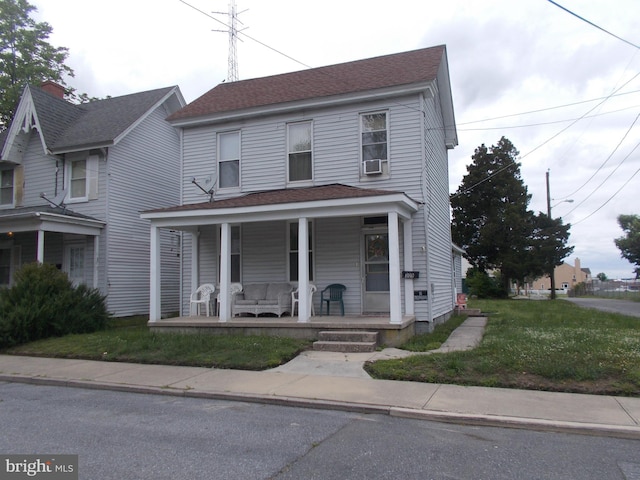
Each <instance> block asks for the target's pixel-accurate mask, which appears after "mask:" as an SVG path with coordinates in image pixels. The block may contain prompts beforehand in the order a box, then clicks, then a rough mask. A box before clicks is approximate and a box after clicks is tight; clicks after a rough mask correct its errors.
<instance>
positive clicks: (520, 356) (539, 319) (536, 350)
mask: <svg viewBox="0 0 640 480" xmlns="http://www.w3.org/2000/svg"><path fill="white" fill-rule="evenodd" d="M469 308H480V309H482V311H483V312H487V313H488V314H489V321H488V324H487V329H486V331H485V336H484V338H483V340H482V342H481V344H480V346H479V347H478V348H476V349H474V350H471V351H467V352H453V353H447V354H433V355H420V356H414V357H410V358H406V359H401V360H385V361H379V362H375V363H371V364H367V365H366V366H365V369H366V370H367V371H368V372H369V373H370V374H371V375H372V376H373V377H375V378H386V379H395V380H411V381H419V382H434V383H452V384H459V385H482V386H491V387H506V388H525V389H533V390H551V391H563V392H582V393H594V394H611V395H629V396H640V319H638V318H633V317H626V316H623V315H617V314H609V313H604V312H598V311H596V310H589V309H583V308H580V307H577V306H575V305H573V304H570V303H569V302H565V301H562V300H556V301H549V300H540V301H528V300H503V301H478V300H476V301H473V302H470V304H469Z"/></svg>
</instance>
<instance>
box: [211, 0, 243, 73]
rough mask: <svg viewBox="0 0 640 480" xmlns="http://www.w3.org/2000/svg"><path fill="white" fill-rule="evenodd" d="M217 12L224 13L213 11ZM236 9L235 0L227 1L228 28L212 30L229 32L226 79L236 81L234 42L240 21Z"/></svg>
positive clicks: (236, 67)
mask: <svg viewBox="0 0 640 480" xmlns="http://www.w3.org/2000/svg"><path fill="white" fill-rule="evenodd" d="M244 12H246V10H243V11H242V12H240V13H244ZM213 13H217V14H221V15H224V14H225V13H224V12H213ZM240 13H238V12H237V10H236V1H235V0H230V2H229V12H228V13H227V15H228V16H229V23H228V26H229V29H228V30H214V32H228V33H229V55H228V59H227V81H228V82H237V81H238V80H239V76H238V55H237V51H236V43H237V40H238V33H239V32H240V30H238V23H241V24H242V22H241V21H240V20H238V15H239V14H240Z"/></svg>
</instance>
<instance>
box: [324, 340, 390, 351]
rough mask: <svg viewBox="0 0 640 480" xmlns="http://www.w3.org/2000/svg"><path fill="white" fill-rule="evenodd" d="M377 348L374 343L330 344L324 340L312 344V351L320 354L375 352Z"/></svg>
mask: <svg viewBox="0 0 640 480" xmlns="http://www.w3.org/2000/svg"><path fill="white" fill-rule="evenodd" d="M377 346H378V344H377V343H376V342H331V341H326V340H318V341H317V342H313V349H314V350H317V351H322V352H344V353H358V352H375V351H376V347H377Z"/></svg>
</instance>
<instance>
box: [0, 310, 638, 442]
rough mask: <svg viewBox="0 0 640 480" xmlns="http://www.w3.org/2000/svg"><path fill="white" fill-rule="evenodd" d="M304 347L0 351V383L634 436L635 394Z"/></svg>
mask: <svg viewBox="0 0 640 480" xmlns="http://www.w3.org/2000/svg"><path fill="white" fill-rule="evenodd" d="M485 321H486V320H485ZM467 322H468V323H467ZM467 322H465V323H464V324H463V325H462V326H461V327H460V328H459V329H458V330H456V332H457V333H456V335H452V336H451V337H450V339H449V340H450V341H448V342H447V343H445V344H444V345H443V346H442V347H441V350H442V349H445V348H446V349H464V348H471V347H473V346H474V345H475V344H476V342H478V341H479V338H481V336H482V329H483V327H484V324H483V323H482V320H477V319H474V318H470V319H469V320H467ZM480 323H482V326H479V324H480ZM454 333H455V332H454ZM456 342H457V343H456ZM308 353H309V355H305V356H306V357H307V358H306V359H304V358H303V360H298V361H297V362H296V361H293V362H290V364H287V365H283V366H282V367H278V368H276V369H273V370H270V371H265V372H250V371H240V370H222V369H211V368H198V367H175V366H163V365H140V364H131V363H115V362H100V361H88V360H65V359H51V358H35V357H18V356H9V355H0V381H6V382H24V383H34V384H46V385H62V386H70V387H81V388H96V389H108V390H119V391H129V392H137V393H154V394H161V395H175V396H185V397H199V398H212V399H226V400H239V401H250V402H263V403H270V404H280V405H290V406H298V407H312V408H327V409H336V410H347V411H357V412H367V413H381V414H388V415H393V416H400V417H409V418H418V419H424V420H435V421H443V422H454V423H463V424H475V425H492V426H507V427H520V428H532V429H537V430H552V431H563V432H573V433H589V434H597V435H609V436H615V437H624V438H636V439H640V398H626V397H611V396H596V395H580V394H571V393H551V392H541V391H525V390H511V389H502V388H482V387H461V386H457V385H439V384H429V383H417V382H401V381H391V380H374V379H372V378H369V377H368V375H367V374H366V372H364V370H362V364H363V362H364V361H366V360H368V359H380V358H392V357H395V356H398V355H403V356H406V355H407V352H403V351H397V350H396V349H385V350H383V351H381V352H375V353H374V354H333V353H326V352H308ZM320 353H322V356H320V355H319V354H320ZM353 355H359V357H353ZM365 356H368V357H367V358H365ZM323 365H324V366H323ZM359 370H362V372H360V371H359ZM363 374H364V375H363Z"/></svg>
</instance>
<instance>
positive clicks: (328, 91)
mask: <svg viewBox="0 0 640 480" xmlns="http://www.w3.org/2000/svg"><path fill="white" fill-rule="evenodd" d="M443 63H446V47H445V46H444V45H440V46H436V47H430V48H423V49H419V50H413V51H410V52H404V53H398V54H393V55H384V56H380V57H374V58H369V59H366V60H358V61H354V62H347V63H341V64H337V65H331V66H327V67H320V68H312V69H308V70H302V71H298V72H292V73H285V74H281V75H273V76H269V77H262V78H256V79H251V80H242V81H237V82H230V83H221V84H219V85H217V86H216V87H214V88H213V89H211V90H209V91H208V92H207V93H205V94H204V95H202V96H201V97H200V98H198V99H196V100H194V101H193V102H191V103H190V104H189V105H187V106H186V107H185V108H183V109H181V110H178V111H177V112H176V113H174V114H173V115H171V116H169V118H168V120H169V121H170V122H176V121H180V120H186V119H195V118H206V117H208V116H213V115H218V114H222V113H225V112H232V111H236V110H246V109H252V108H257V107H267V106H270V105H276V104H282V103H288V102H296V101H303V100H309V99H314V98H327V97H332V96H337V95H347V94H355V93H359V92H367V91H371V90H381V89H388V88H398V87H409V86H419V85H425V84H426V83H428V82H433V81H435V80H436V79H437V77H438V74H439V72H440V68H441V65H442V64H443ZM446 80H447V82H448V71H447V79H446ZM442 88H447V89H448V88H449V85H446V86H442Z"/></svg>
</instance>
